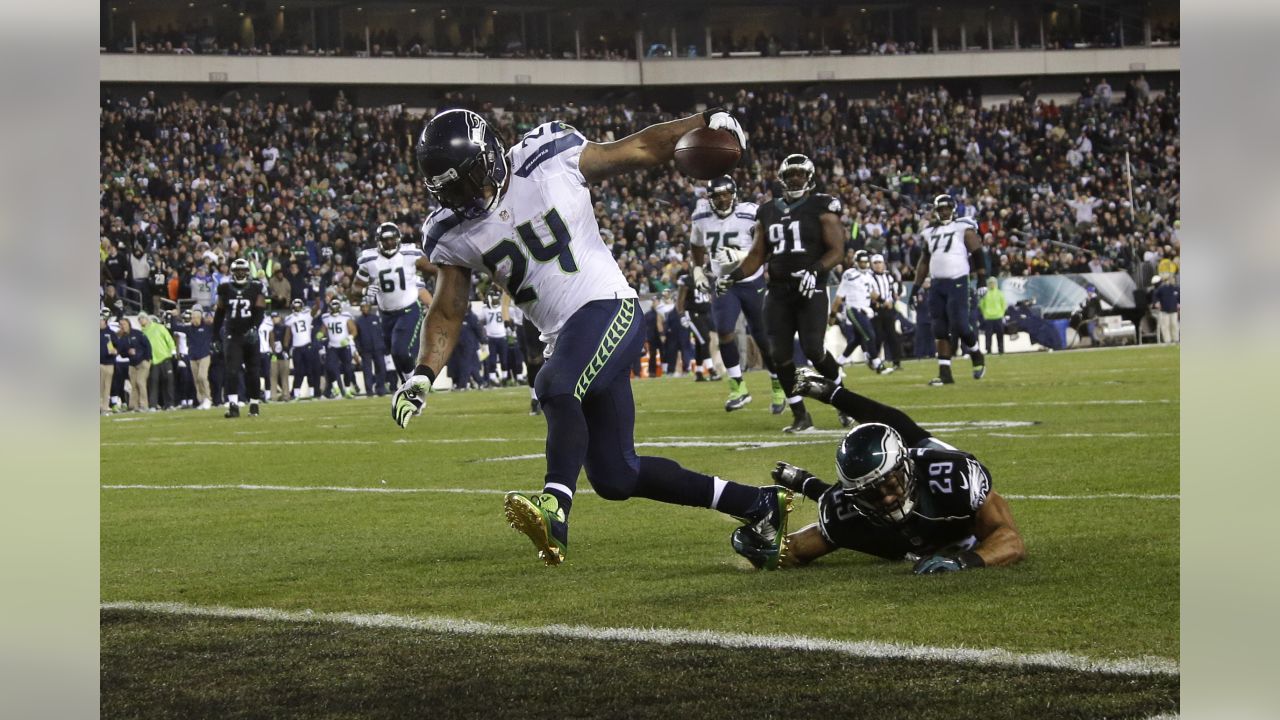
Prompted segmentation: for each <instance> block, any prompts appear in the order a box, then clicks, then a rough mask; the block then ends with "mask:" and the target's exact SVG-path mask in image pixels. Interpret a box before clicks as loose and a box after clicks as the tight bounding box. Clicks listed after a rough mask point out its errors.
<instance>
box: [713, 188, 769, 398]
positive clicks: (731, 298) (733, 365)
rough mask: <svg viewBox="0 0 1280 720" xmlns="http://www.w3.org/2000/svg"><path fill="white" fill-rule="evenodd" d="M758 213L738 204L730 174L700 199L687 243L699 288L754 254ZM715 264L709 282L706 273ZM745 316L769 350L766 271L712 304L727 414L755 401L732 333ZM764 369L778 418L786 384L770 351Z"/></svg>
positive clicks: (748, 204)
mask: <svg viewBox="0 0 1280 720" xmlns="http://www.w3.org/2000/svg"><path fill="white" fill-rule="evenodd" d="M756 209H757V205H756V204H755V203H753V202H738V184H737V183H736V182H734V180H733V178H731V177H729V176H728V175H724V176H722V177H718V178H716V179H715V180H712V181H711V184H710V185H708V186H707V197H706V198H705V199H702V200H699V201H698V204H697V206H696V207H695V208H694V209H693V217H692V218H690V220H691V224H692V226H693V227H692V228H690V230H689V244H690V246H691V247H692V248H693V267H694V270H693V281H694V283H695V284H696V285H697V286H699V287H707V288H711V287H714V286H715V283H714V279H715V278H718V277H720V276H721V275H727V274H728V273H730V272H732V271H733V269H734V268H736V267H738V262H739V261H740V260H738V259H736V258H741V257H742V256H745V255H746V254H747V253H748V252H749V251H750V250H751V244H752V242H753V241H754V237H755V235H754V233H755V230H756ZM708 258H710V259H711V265H710V267H711V273H710V275H711V279H710V280H708V279H707V275H706V272H705V271H704V270H703V268H704V267H706V266H707V259H708ZM742 314H745V315H746V316H747V333H749V334H750V335H751V337H752V338H754V339H755V341H756V345H757V346H758V347H760V348H761V349H765V348H768V347H769V345H768V342H769V336H768V335H766V334H765V332H764V268H763V267H761V268H760V269H759V270H757V271H756V272H754V273H752V275H751V277H747V278H743V279H742V280H739V281H738V282H736V283H733V284H732V285H729V286H728V287H726V288H725V289H724V290H723V291H718V292H716V297H715V299H714V300H713V301H712V304H711V316H712V318H713V321H714V322H715V326H716V335H718V336H719V338H720V360H721V361H722V362H724V368H725V372H726V373H727V374H728V375H729V399H728V400H726V401H725V403H724V409H725V411H726V412H733V411H734V410H737V409H739V408H742V407H745V406H746V404H747V403H749V402H751V393H749V392H747V385H746V383H745V382H743V380H742V359H741V353H740V352H739V350H738V336H737V335H736V334H735V333H734V329H735V328H736V327H737V325H738V316H739V315H742ZM761 355H762V356H763V360H764V366H765V369H766V370H768V371H769V377H770V378H772V379H773V392H772V399H771V402H770V404H769V409H770V411H772V412H773V414H774V415H780V414H781V413H782V411H783V410H785V409H786V407H787V396H786V393H784V392H783V391H782V383H781V382H779V381H778V376H777V374H776V373H774V372H773V359H772V358H771V357H769V353H768V352H763V353H761Z"/></svg>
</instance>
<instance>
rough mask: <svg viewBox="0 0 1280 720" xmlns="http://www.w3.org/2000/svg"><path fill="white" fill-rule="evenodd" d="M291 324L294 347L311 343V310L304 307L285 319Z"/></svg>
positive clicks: (286, 322) (287, 323) (290, 332)
mask: <svg viewBox="0 0 1280 720" xmlns="http://www.w3.org/2000/svg"><path fill="white" fill-rule="evenodd" d="M284 322H285V324H286V325H288V326H289V334H290V336H291V337H292V341H291V345H292V347H303V346H305V345H310V344H311V311H310V310H307V309H306V308H303V309H302V310H301V311H299V312H296V313H292V314H290V315H289V317H287V318H285V319H284Z"/></svg>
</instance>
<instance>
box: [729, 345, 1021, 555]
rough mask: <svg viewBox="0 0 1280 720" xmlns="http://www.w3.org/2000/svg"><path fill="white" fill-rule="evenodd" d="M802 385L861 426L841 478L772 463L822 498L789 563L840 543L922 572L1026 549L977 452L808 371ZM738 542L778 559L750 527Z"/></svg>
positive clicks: (839, 468)
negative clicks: (830, 479) (830, 481)
mask: <svg viewBox="0 0 1280 720" xmlns="http://www.w3.org/2000/svg"><path fill="white" fill-rule="evenodd" d="M796 392H798V393H801V394H803V395H806V396H808V397H811V398H813V399H815V400H821V401H822V402H826V403H830V404H831V405H834V406H835V407H836V409H838V410H839V411H840V412H842V413H846V414H848V415H852V416H853V417H854V418H856V419H857V420H858V421H860V422H861V423H863V424H861V425H859V426H857V427H855V428H854V429H853V430H850V431H849V434H848V435H846V436H845V437H844V439H843V440H842V441H841V442H840V447H839V448H838V449H837V450H836V474H837V476H838V478H839V480H838V482H837V483H836V484H834V485H832V484H828V483H826V482H823V481H822V480H819V479H818V478H817V477H814V475H813V474H812V473H810V472H809V471H807V470H804V469H802V468H798V467H796V466H794V465H789V464H787V463H785V462H779V463H778V465H777V467H775V468H774V471H773V479H774V480H775V481H776V482H778V483H780V484H782V485H784V486H786V487H788V488H790V489H792V490H795V491H797V492H801V493H803V494H804V495H805V496H806V497H808V498H809V499H811V500H815V501H817V503H818V522H816V523H814V524H812V525H810V526H808V527H806V528H804V529H801V530H797V531H796V532H793V533H791V534H790V535H788V536H787V537H786V539H785V541H784V545H783V547H784V549H783V550H782V552H783V555H782V561H781V564H782V565H783V566H787V567H791V566H799V565H805V564H808V563H809V562H812V561H813V560H815V559H817V558H819V557H822V556H823V555H826V554H827V553H830V552H832V551H834V550H838V549H840V548H844V549H846V550H856V551H858V552H864V553H867V554H869V555H875V556H877V557H882V558H885V559H887V560H903V559H909V560H912V561H913V562H914V567H913V572H915V573H916V574H917V575H927V574H932V573H941V572H955V571H957V570H966V569H969V568H980V567H987V566H999V565H1012V564H1014V563H1016V562H1018V561H1020V560H1022V559H1023V558H1024V557H1025V556H1026V550H1025V548H1024V547H1023V543H1022V536H1021V535H1020V534H1019V533H1018V526H1017V525H1016V524H1014V521H1013V515H1012V514H1011V513H1010V511H1009V504H1008V502H1006V501H1005V499H1004V498H1003V497H1001V496H1000V494H999V493H997V492H995V491H994V490H992V489H991V474H990V473H989V472H988V471H987V468H986V467H984V466H983V465H982V463H980V462H978V459H977V458H975V457H974V456H973V455H971V454H969V453H967V452H964V451H963V450H958V449H956V448H954V447H952V446H951V445H948V444H946V443H944V442H942V441H940V440H938V439H936V438H934V437H933V436H932V435H930V434H929V433H928V432H927V431H925V430H924V429H923V428H921V427H920V426H919V425H917V424H916V423H915V422H914V421H912V420H911V418H909V417H907V415H906V414H905V413H903V412H902V411H901V410H898V409H896V408H892V407H889V406H887V405H883V404H881V403H878V402H876V401H874V400H872V399H871V398H868V397H864V396H862V395H859V394H857V393H854V392H851V391H849V390H846V389H844V388H842V387H840V386H839V385H837V384H836V383H834V382H832V381H830V380H827V379H826V378H824V377H822V376H821V375H819V374H817V373H815V372H813V371H811V370H805V371H803V372H802V373H801V374H800V376H799V378H797V380H796ZM732 544H733V548H734V550H735V551H737V553H738V554H739V555H742V556H743V557H745V558H747V559H748V560H750V561H751V563H752V564H753V565H755V566H756V567H757V568H768V567H776V566H777V565H778V563H776V562H774V563H770V562H768V561H769V560H770V559H771V557H772V555H773V554H774V553H775V550H774V549H773V548H774V545H775V544H773V543H767V542H765V541H764V540H763V539H762V538H757V537H755V536H754V535H753V533H752V531H751V530H750V529H749V528H739V529H738V530H737V531H735V532H734V533H733V537H732Z"/></svg>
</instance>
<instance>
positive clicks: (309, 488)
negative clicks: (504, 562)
mask: <svg viewBox="0 0 1280 720" xmlns="http://www.w3.org/2000/svg"><path fill="white" fill-rule="evenodd" d="M533 457H542V456H541V455H536V456H533ZM102 489H103V490H257V491H267V492H339V493H382V494H388V495H405V494H415V493H446V494H453V495H503V494H505V493H506V492H507V491H506V490H497V489H489V488H389V487H351V486H342V485H243V484H241V485H230V484H228V485H216V484H211V485H103V486H102ZM530 492H533V491H532V490H530ZM577 494H578V495H594V494H595V493H594V492H592V490H591V489H590V488H579V489H578V491H577ZM1002 496H1003V497H1004V498H1005V499H1007V500H1180V499H1181V496H1180V495H1142V494H1138V493H1098V494H1093V495H1002Z"/></svg>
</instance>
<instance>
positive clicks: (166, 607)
mask: <svg viewBox="0 0 1280 720" xmlns="http://www.w3.org/2000/svg"><path fill="white" fill-rule="evenodd" d="M102 609H103V610H108V611H109V610H135V611H141V612H149V613H156V614H162V615H180V616H194V617H215V618H232V619H244V620H265V621H275V622H294V623H298V622H324V623H330V624H335V625H349V626H352V627H362V628H394V629H399V630H414V631H425V632H437V633H449V634H455V635H490V636H494V635H496V636H514V637H522V636H523V637H552V638H564V639H569V640H603V641H614V642H643V643H656V644H659V645H711V646H714V647H722V648H740V649H760V650H797V651H802V652H822V653H838V654H841V655H848V656H852V657H861V658H873V659H892V660H918V661H925V662H930V661H932V662H952V663H962V664H967V665H986V666H1001V667H1028V666H1030V667H1048V668H1052V669H1055V670H1072V671H1076V672H1084V673H1101V674H1109V675H1145V676H1150V675H1172V676H1178V675H1179V668H1178V663H1177V662H1175V661H1173V660H1170V659H1167V658H1159V657H1142V658H1124V659H1116V660H1107V659H1099V658H1090V657H1084V656H1081V655H1073V654H1071V653H1066V652H1044V653H1015V652H1011V651H1009V650H1003V649H1000V648H963V647H961V648H947V647H930V646H926V645H905V644H900V643H882V642H873V641H858V642H849V641H841V640H828V639H825V638H814V637H805V636H802V635H749V634H746V633H724V632H715V631H711V630H676V629H667V628H626V627H622V628H607V627H603V628H602V627H589V626H585V625H545V626H542V627H519V626H515V625H499V624H496V623H487V622H479V621H476V620H465V619H461V618H449V617H439V616H427V617H420V618H419V617H409V616H404V615H389V614H382V613H378V614H364V613H345V612H344V613H316V612H312V611H310V610H303V611H290V610H276V609H272V608H229V607H222V606H199V605H187V604H185V603H163V602H108V603H103V604H102Z"/></svg>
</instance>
